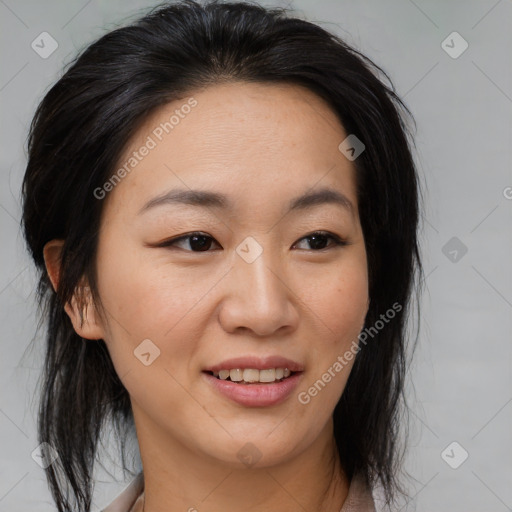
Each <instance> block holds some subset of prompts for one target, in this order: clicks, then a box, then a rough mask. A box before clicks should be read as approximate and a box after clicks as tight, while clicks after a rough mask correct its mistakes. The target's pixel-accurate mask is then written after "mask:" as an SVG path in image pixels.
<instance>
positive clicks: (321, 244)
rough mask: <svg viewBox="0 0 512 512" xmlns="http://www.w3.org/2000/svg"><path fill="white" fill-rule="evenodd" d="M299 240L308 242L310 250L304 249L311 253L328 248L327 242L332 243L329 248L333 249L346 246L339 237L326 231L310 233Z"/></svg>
mask: <svg viewBox="0 0 512 512" xmlns="http://www.w3.org/2000/svg"><path fill="white" fill-rule="evenodd" d="M301 240H308V241H309V244H310V248H309V249H308V248H306V250H313V251H321V250H323V249H326V248H329V240H331V241H332V242H331V246H334V247H337V246H343V245H347V242H346V241H345V240H342V239H341V238H340V237H339V236H336V235H334V234H332V233H329V232H327V231H316V232H315V233H311V234H310V235H307V236H305V237H303V238H301ZM294 247H295V245H294Z"/></svg>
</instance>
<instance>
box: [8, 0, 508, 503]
mask: <svg viewBox="0 0 512 512" xmlns="http://www.w3.org/2000/svg"><path fill="white" fill-rule="evenodd" d="M150 5H154V3H153V2H149V1H143V0H139V1H135V0H130V1H121V0H112V1H106V0H97V1H94V0H92V1H91V0H90V1H86V0H85V1H84V0H73V1H66V2H64V1H57V0H47V1H45V2H36V1H29V0H23V1H16V0H0V20H1V22H0V23H1V29H0V37H1V51H2V53H1V76H0V100H1V115H2V125H1V136H0V147H1V150H0V159H1V178H0V180H1V183H0V226H1V243H2V245H1V247H2V249H1V266H0V305H1V310H0V315H1V316H0V322H1V326H2V329H1V345H0V346H1V349H2V351H1V353H2V357H1V360H0V365H1V370H0V453H1V462H0V511H4V510H5V511H7V510H9V511H16V510H31V511H32V512H39V511H50V510H54V508H53V507H52V501H51V498H50V495H49V492H48V490H47V488H46V483H45V480H44V475H43V471H42V469H41V468H40V467H39V466H38V465H37V464H36V463H35V462H34V460H33V459H32V458H31V452H32V451H33V450H34V449H35V448H36V446H37V444H38V443H37V441H36V432H35V414H36V406H37V404H36V403H35V400H34V392H35V390H36V389H37V379H38V376H39V371H40V365H41V350H40V347H41V342H42V335H41V334H39V335H37V336H36V337H35V339H34V342H33V345H31V341H32V339H33V338H34V333H35V328H36V323H37V311H36V308H35V305H34V300H33V299H34V290H33V288H34V272H33V270H32V267H31V264H30V261H29V259H28V256H27V255H26V253H25V248H24V245H23V240H22V238H21V234H20V230H19V219H20V213H21V210H20V201H19V190H20V184H21V180H22V176H23V172H24V166H25V164H26V150H25V142H26V134H27V129H28V125H29V122H30V119H31V116H32V115H33V113H34V110H35V108H36V105H37V104H38V102H39V101H40V100H41V98H42V97H43V95H44V93H45V91H47V90H48V88H49V86H50V85H51V84H52V83H53V82H54V81H55V80H56V79H57V77H58V76H59V75H60V72H61V71H60V70H61V68H62V66H63V64H65V63H68V62H69V61H70V59H71V58H72V57H73V56H74V55H75V53H76V51H77V50H79V49H81V48H82V47H83V46H84V45H86V44H87V43H89V42H91V41H92V40H93V39H94V38H96V37H98V36H100V35H102V34H103V33H105V31H107V30H110V29H112V28H114V26H115V25H116V24H117V23H119V22H121V21H122V20H124V19H126V18H127V17H129V16H133V15H134V14H135V15H137V14H138V13H139V12H140V9H141V8H144V7H147V6H150ZM267 5H269V3H267ZM273 5H285V2H284V1H283V2H280V3H279V2H278V3H274V4H273ZM289 5H291V6H292V7H294V8H295V9H296V14H297V15H299V16H303V17H306V18H307V19H309V20H311V21H314V22H317V23H319V24H321V25H322V26H324V27H325V28H327V29H328V30H332V31H334V32H336V33H337V34H339V35H341V36H342V37H344V38H346V40H347V42H349V43H350V44H352V45H354V46H356V47H357V48H359V49H361V50H362V51H363V52H365V53H366V54H367V55H368V56H370V57H371V58H372V59H374V60H375V61H376V63H377V64H379V65H381V66H382V67H383V68H384V69H385V70H386V71H387V72H388V73H389V74H390V76H391V78H392V80H393V82H394V84H395V86H396V88H397V91H398V93H399V94H400V95H401V97H402V98H404V100H405V101H406V103H407V105H408V106H409V107H410V108H411V110H412V112H413V114H414V116H415V118H416V120H417V123H418V131H417V136H416V141H417V147H418V150H417V154H416V159H417V162H418V167H419V169H420V173H421V176H422V180H423V182H424V184H425V185H424V187H425V212H424V223H423V230H422V233H421V240H422V247H423V257H424V264H425V275H426V283H425V284H426V291H425V293H424V295H423V297H422V299H421V307H422V313H421V336H420V340H419V347H418V351H417V353H416V357H415V362H414V365H413V367H412V369H411V372H410V376H409V382H408V390H409V391H408V393H409V395H410V397H411V403H412V410H413V413H412V415H411V417H412V430H411V438H410V445H411V446H410V450H409V456H408V459H407V462H406V469H407V471H408V473H409V474H410V475H411V476H410V479H409V485H410V492H411V495H412V496H413V499H412V501H411V503H410V504H409V505H408V506H404V508H403V509H402V510H406V509H407V510H413V509H414V508H415V509H416V510H418V511H429V512H431V511H450V512H459V511H460V512H462V511H464V512H466V511H468V510H472V511H486V512H494V511H496V512H502V511H506V510H512V485H511V483H512V464H511V462H510V461H511V459H512V440H511V432H512V429H511V426H512V343H511V338H512V337H511V333H512V320H511V319H512V315H511V313H512V286H511V281H512V280H511V265H510V263H511V261H512V258H511V256H512V234H511V230H510V226H511V220H512V172H511V168H512V167H511V141H512V137H511V135H512V133H511V132H512V129H511V126H512V121H511V120H512V116H511V113H512V72H511V71H512V69H511V67H512V59H510V50H511V49H512V30H511V27H512V23H511V22H512V1H511V0H499V1H496V0H480V1H476V0H472V1H467V0H465V1H462V0H458V1H442V0H427V1H420V0H414V1H413V0H386V1H382V0H367V1H360V2H358V1H355V0H346V1H345V0H338V1H334V0H318V1H315V2H312V1H307V0H296V1H294V2H291V3H290V4H289ZM44 31H46V32H48V33H49V34H51V36H52V37H53V38H54V39H55V40H56V41H57V43H58V48H57V50H56V51H55V52H54V53H53V54H52V55H51V56H49V57H48V58H46V59H43V58H42V57H40V56H39V55H38V54H37V53H36V52H35V51H34V50H33V49H32V48H31V43H32V41H34V40H35V39H36V38H37V36H39V34H41V33H42V32H44ZM453 31H456V32H458V33H459V34H460V35H461V36H462V37H463V38H464V40H466V41H467V43H468V45H469V46H468V48H467V50H466V51H465V52H464V53H462V54H461V55H460V56H458V57H457V58H452V57H451V56H450V55H449V54H448V53H447V52H446V51H445V50H444V49H443V47H442V42H443V41H444V40H445V39H446V38H447V36H449V34H451V33H452V32H453ZM452 39H453V37H452ZM445 44H446V43H445ZM447 44H448V45H450V46H452V47H453V48H452V49H451V51H452V52H454V51H459V50H460V49H461V48H462V46H461V41H459V40H457V39H454V40H453V42H451V39H450V38H449V39H448V40H447ZM47 48H48V47H47ZM453 237H456V239H455V240H452V241H451V242H450V244H449V245H448V246H447V245H446V244H447V243H448V242H449V241H450V239H452V238H453ZM464 247H465V248H466V249H467V253H465V254H463V252H464ZM454 251H455V252H454ZM454 441H456V442H457V443H458V445H457V446H455V448H453V447H452V448H453V451H452V448H450V449H448V451H447V452H445V456H444V459H443V457H442V453H443V451H444V450H445V448H447V447H448V445H450V443H452V442H454ZM462 450H465V451H467V452H468V453H469V457H468V458H467V460H465V462H464V463H462V464H461V465H460V466H459V467H458V468H457V469H453V468H452V467H450V466H449V465H448V464H447V462H445V460H448V461H449V462H450V463H451V464H452V465H455V464H457V463H460V461H461V457H462V455H463V453H464V452H463V451H462ZM113 458H114V459H115V460H113V461H112V464H111V472H112V476H109V475H108V474H106V473H105V474H100V473H98V481H99V484H98V491H97V495H96V498H95V507H96V508H95V509H94V510H97V509H98V507H103V506H105V505H106V504H107V503H108V502H110V501H111V500H112V499H113V497H114V496H115V495H116V494H117V493H118V492H120V490H121V489H122V488H123V487H124V485H126V484H125V483H123V481H118V482H115V481H114V480H115V479H119V475H120V472H119V471H118V469H116V464H117V459H116V455H115V453H114V454H113Z"/></svg>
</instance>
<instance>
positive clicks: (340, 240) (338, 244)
mask: <svg viewBox="0 0 512 512" xmlns="http://www.w3.org/2000/svg"><path fill="white" fill-rule="evenodd" d="M318 235H320V236H324V237H327V238H330V239H331V240H332V241H333V242H334V247H331V249H334V248H336V247H343V246H346V245H348V244H349V242H348V241H347V240H345V239H343V238H341V237H339V236H337V235H335V234H334V233H330V232H329V231H314V232H313V233H310V234H309V235H306V236H303V237H302V238H300V239H299V240H298V242H300V241H302V240H304V239H307V238H312V237H314V236H318ZM193 236H200V237H204V238H209V239H211V240H215V239H214V238H213V237H211V236H209V235H207V234H205V233H202V232H201V231H193V232H192V233H187V234H186V235H182V236H179V237H177V238H171V239H170V240H166V241H165V242H162V243H161V244H159V245H158V247H166V248H173V246H174V244H176V243H177V242H180V241H182V240H187V239H188V238H192V237H193ZM298 242H296V243H295V244H294V245H297V243H298ZM217 243H218V242H217ZM328 249H329V247H324V248H323V249H305V250H309V251H312V252H325V251H326V250H328ZM182 250H184V251H185V252H193V253H202V252H211V251H210V250H206V251H192V250H188V249H182Z"/></svg>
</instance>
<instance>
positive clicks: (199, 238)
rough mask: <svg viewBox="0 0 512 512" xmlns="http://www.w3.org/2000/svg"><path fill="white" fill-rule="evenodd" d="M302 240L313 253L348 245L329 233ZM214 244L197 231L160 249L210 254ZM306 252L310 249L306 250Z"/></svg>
mask: <svg viewBox="0 0 512 512" xmlns="http://www.w3.org/2000/svg"><path fill="white" fill-rule="evenodd" d="M302 240H308V241H309V244H310V246H311V247H310V248H309V250H313V251H321V250H324V249H326V248H327V249H329V243H328V241H329V240H331V244H330V245H331V248H332V246H334V247H337V246H344V245H348V242H347V241H346V240H343V239H342V238H340V237H339V236H337V235H334V234H333V233H329V232H328V231H315V232H314V233H311V234H310V235H307V236H305V237H302V238H301V239H300V240H299V242H300V241H302ZM212 242H214V243H216V244H217V245H219V244H218V243H217V242H216V241H215V239H214V238H212V237H211V236H209V235H206V234H204V233H201V232H199V231H196V232H193V233H189V234H187V235H182V236H180V237H178V238H172V239H171V240H167V241H165V242H163V243H161V244H160V245H159V247H178V248H181V249H183V250H185V251H188V252H208V250H209V249H210V248H211V246H212ZM180 244H181V247H180ZM297 245H298V244H297V243H296V244H294V245H293V247H296V246H297ZM219 247H220V245H219ZM306 250H308V249H307V248H306Z"/></svg>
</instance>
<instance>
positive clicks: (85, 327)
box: [43, 239, 104, 340]
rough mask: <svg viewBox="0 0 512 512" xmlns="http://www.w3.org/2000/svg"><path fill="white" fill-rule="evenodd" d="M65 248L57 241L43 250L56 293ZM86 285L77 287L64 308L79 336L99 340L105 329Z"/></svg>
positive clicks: (48, 244)
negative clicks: (62, 253)
mask: <svg viewBox="0 0 512 512" xmlns="http://www.w3.org/2000/svg"><path fill="white" fill-rule="evenodd" d="M63 246H64V240H57V239H56V240H51V241H50V242H48V243H47V244H46V245H45V246H44V249H43V256H44V262H45V265H46V271H47V273H48V277H49V278H50V281H51V283H52V286H53V289H54V290H55V291H57V290H58V288H59V282H60V270H61V252H62V247H63ZM84 284H86V283H85V281H84V282H82V283H81V284H80V286H79V287H77V289H76V290H75V292H76V293H75V294H73V298H72V299H71V303H69V302H67V303H66V305H65V306H64V311H66V313H67V314H68V316H69V318H70V319H71V322H72V324H73V328H74V329H75V331H76V333H77V334H78V335H79V336H81V337H82V338H86V339H89V340H99V339H102V338H103V337H104V329H103V326H102V324H101V322H100V317H99V315H98V313H97V311H96V307H95V305H94V303H93V300H92V294H91V291H90V288H89V287H88V286H83V285H84ZM79 298H81V299H82V300H79Z"/></svg>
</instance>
